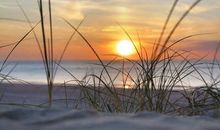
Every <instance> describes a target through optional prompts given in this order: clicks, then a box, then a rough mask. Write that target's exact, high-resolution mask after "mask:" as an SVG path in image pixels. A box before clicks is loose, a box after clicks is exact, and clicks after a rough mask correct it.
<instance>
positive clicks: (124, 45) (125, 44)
mask: <svg viewBox="0 0 220 130" xmlns="http://www.w3.org/2000/svg"><path fill="white" fill-rule="evenodd" d="M116 49H117V53H118V54H119V55H121V56H128V55H131V54H132V53H133V52H134V46H133V44H132V42H131V41H129V40H121V41H119V42H118V43H117V48H116Z"/></svg>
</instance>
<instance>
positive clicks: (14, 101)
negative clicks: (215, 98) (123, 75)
mask: <svg viewBox="0 0 220 130" xmlns="http://www.w3.org/2000/svg"><path fill="white" fill-rule="evenodd" d="M0 90H1V93H2V94H3V96H2V98H1V101H0V103H1V105H0V130H35V129H36V130H61V129H62V130H219V129H220V123H219V122H220V118H213V117H210V116H194V117H181V116H178V117H177V116H167V115H162V114H158V113H154V112H142V113H136V114H112V113H100V112H95V111H94V110H91V109H88V108H87V109H81V110H79V109H78V110H76V109H74V106H75V105H76V104H77V101H76V100H74V99H75V98H77V96H79V88H78V87H75V88H68V91H67V93H66V94H67V96H68V98H71V100H70V101H68V103H66V102H65V100H60V99H65V97H66V96H65V89H64V88H62V87H55V89H54V100H55V101H54V103H53V107H52V108H50V109H48V108H40V107H36V106H35V105H39V104H42V103H43V105H41V106H44V105H45V104H47V87H46V86H45V85H32V86H31V87H30V86H23V85H19V84H17V85H15V86H11V85H9V84H4V85H1V89H0ZM58 99H59V100H58ZM44 103H45V104H44ZM18 104H23V106H22V105H21V106H19V105H18ZM32 105H33V106H32ZM80 105H81V108H86V106H83V104H80V103H78V106H80ZM61 106H62V107H61ZM218 115H220V113H216V117H218Z"/></svg>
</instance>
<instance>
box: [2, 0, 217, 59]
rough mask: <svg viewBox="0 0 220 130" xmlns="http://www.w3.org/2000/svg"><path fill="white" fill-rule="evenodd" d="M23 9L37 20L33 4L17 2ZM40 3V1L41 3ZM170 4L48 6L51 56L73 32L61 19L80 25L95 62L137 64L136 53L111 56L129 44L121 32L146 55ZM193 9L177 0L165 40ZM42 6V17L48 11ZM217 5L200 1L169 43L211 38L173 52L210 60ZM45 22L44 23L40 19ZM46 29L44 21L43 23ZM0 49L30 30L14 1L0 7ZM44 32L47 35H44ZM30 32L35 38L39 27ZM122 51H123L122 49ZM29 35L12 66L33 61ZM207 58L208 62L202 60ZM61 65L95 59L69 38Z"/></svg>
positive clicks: (87, 0) (94, 1)
mask: <svg viewBox="0 0 220 130" xmlns="http://www.w3.org/2000/svg"><path fill="white" fill-rule="evenodd" d="M18 2H19V4H20V5H21V6H22V7H23V8H24V10H25V12H26V13H27V15H28V17H29V18H30V20H31V22H32V24H33V25H34V24H36V23H37V22H38V21H39V19H40V17H39V16H40V15H39V10H38V4H37V1H36V0H18ZM45 2H46V1H45ZM172 3H173V0H135V1H134V0H52V16H53V32H54V52H56V53H55V54H54V56H55V57H59V56H60V54H61V52H62V50H63V48H64V45H65V44H66V43H67V41H68V39H69V37H70V36H71V34H72V33H73V32H74V30H73V29H72V28H71V27H70V26H68V25H67V24H66V23H65V22H64V21H63V19H62V18H64V19H66V20H68V21H69V22H70V23H72V24H73V25H74V26H75V27H77V26H78V25H79V23H80V21H81V20H82V19H84V18H85V19H84V21H83V23H82V25H81V26H80V27H79V31H80V32H81V33H82V34H83V35H84V36H85V38H86V39H87V40H88V41H89V42H90V43H91V45H92V46H93V47H94V49H95V50H96V51H97V53H98V54H99V55H100V57H101V58H102V59H104V60H106V59H107V60H108V59H112V58H113V56H114V55H118V54H120V55H126V56H128V58H133V59H135V58H137V54H136V53H131V52H130V51H129V52H124V50H122V49H119V50H118V51H115V50H116V46H117V44H118V42H119V41H121V40H123V39H129V38H128V36H127V35H126V33H125V32H124V31H123V30H122V28H121V27H120V26H122V27H123V28H124V29H125V30H126V31H127V32H128V33H129V35H130V36H131V38H132V40H133V41H134V42H135V43H137V42H141V43H142V46H144V48H145V49H146V51H147V52H149V53H150V52H151V50H152V44H153V43H154V42H155V41H157V40H158V37H159V35H160V33H161V29H162V27H163V24H164V22H165V20H166V17H167V15H168V13H169V10H170V8H171V6H172ZM192 3H193V1H192V0H180V2H179V3H178V4H177V7H176V8H175V10H174V14H173V15H172V18H171V21H170V23H169V24H168V27H167V31H166V32H165V35H164V36H166V35H167V34H168V33H169V32H170V30H171V28H172V27H173V26H174V24H175V23H176V22H177V20H178V19H179V18H180V16H181V15H182V14H183V13H184V11H186V10H187V9H188V8H189V6H190V5H191V4H192ZM44 5H45V16H48V13H47V11H48V7H47V6H46V5H47V4H44ZM219 12H220V0H204V1H202V2H201V3H199V4H198V5H197V6H196V7H195V8H194V9H193V10H192V12H191V13H190V14H189V15H188V16H187V17H186V18H185V19H184V21H183V22H182V23H181V25H180V27H179V28H178V29H177V30H176V31H175V33H174V35H173V37H172V38H171V40H170V41H171V42H172V41H175V40H178V39H180V38H183V37H185V36H188V35H193V34H198V33H212V34H209V35H202V36H196V37H192V38H190V39H187V40H184V41H183V42H181V43H179V44H178V45H175V46H174V48H176V49H178V50H187V51H192V52H193V54H195V56H198V57H202V56H207V55H211V54H212V52H213V51H214V50H215V48H216V46H217V44H218V42H219V41H220V38H219V36H220V33H219V31H220V26H219V25H220V13H219ZM46 18H47V17H46ZM45 22H46V25H48V23H49V20H48V19H46V20H45ZM0 30H3V31H0V44H1V45H5V44H9V43H14V42H17V41H18V40H20V39H21V38H22V36H24V35H25V33H27V31H29V30H30V26H29V25H28V23H27V22H26V19H25V17H24V15H23V13H22V11H21V9H20V8H19V7H18V5H17V3H16V0H1V2H0ZM47 30H48V31H47V32H46V33H47V35H49V29H47ZM35 31H36V32H37V33H38V34H37V35H38V37H39V38H41V34H40V26H37V27H36V29H35ZM163 40H164V39H163ZM125 47H128V46H125ZM36 48H37V44H36V41H35V39H34V36H33V34H30V35H29V36H28V37H27V38H26V39H25V40H24V41H23V42H22V43H21V44H20V45H19V46H18V48H17V49H16V50H15V51H14V53H13V54H12V57H11V58H10V59H12V60H39V59H41V56H40V53H39V50H38V49H36ZM10 49H11V48H10V47H8V48H4V49H1V51H0V57H1V58H4V57H5V56H6V55H7V54H8V52H9V51H10ZM207 57H209V56H207ZM64 59H65V60H95V59H96V56H95V55H94V54H93V52H92V51H91V49H90V48H89V47H88V46H87V45H86V44H85V42H84V41H83V40H82V39H81V37H79V35H78V34H75V35H74V36H73V39H72V40H71V42H70V45H69V47H68V49H67V51H66V53H65V55H64Z"/></svg>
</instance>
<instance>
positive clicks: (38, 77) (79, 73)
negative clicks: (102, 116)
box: [1, 61, 220, 87]
mask: <svg viewBox="0 0 220 130" xmlns="http://www.w3.org/2000/svg"><path fill="white" fill-rule="evenodd" d="M109 62H110V61H104V64H108V63H109ZM180 62H181V61H176V63H175V64H176V66H177V65H181V64H180ZM210 62H211V61H210ZM109 66H111V67H107V70H108V72H109V75H110V76H111V77H112V78H113V79H114V83H115V84H116V85H117V86H121V85H122V84H123V81H125V78H123V74H122V73H118V72H119V71H118V70H121V69H122V68H123V71H124V72H126V73H129V75H131V77H132V79H133V80H136V78H137V76H139V74H137V69H135V66H133V64H132V63H130V62H123V61H117V62H114V63H111V64H110V65H109ZM132 67H133V69H131V68H132ZM196 67H197V70H198V71H199V72H200V74H199V73H198V72H196V71H193V72H191V73H190V75H188V76H186V77H184V76H182V78H183V79H182V82H179V83H178V84H177V85H180V86H192V87H198V86H204V85H205V83H204V82H203V79H202V78H200V76H201V75H202V76H203V78H204V79H205V80H206V82H207V83H209V84H211V83H213V79H216V80H218V79H220V78H219V77H220V76H219V74H220V67H219V66H218V65H214V66H213V65H212V64H209V61H205V62H203V63H201V64H199V65H198V66H196ZM159 68H160V65H159V66H158V70H159V71H158V72H157V73H158V74H159V73H161V71H162V70H161V69H159ZM210 68H211V69H210ZM174 69H175V67H173V70H174ZM67 71H68V72H67ZM102 71H103V67H102V66H101V65H100V63H99V62H98V61H63V62H62V63H61V64H60V66H58V71H57V73H56V75H55V79H54V83H64V82H67V83H73V84H77V82H76V81H75V80H76V79H78V80H79V81H81V80H83V79H85V76H87V78H86V80H85V81H88V83H92V82H93V80H92V78H91V77H90V78H89V76H88V75H93V74H94V75H100V74H101V73H102ZM190 71H191V70H188V71H186V72H185V73H188V72H190ZM1 73H2V74H4V75H8V76H9V78H8V79H9V81H10V80H11V81H12V82H23V81H24V82H29V83H34V84H46V83H47V80H46V74H45V67H44V65H43V62H42V61H8V62H7V63H6V67H4V69H3V70H2V72H1ZM70 73H71V74H70ZM211 73H212V75H211ZM103 75H104V77H105V78H103V79H104V80H106V81H108V77H107V74H106V73H103ZM73 76H74V77H75V78H73ZM6 82H8V81H6ZM126 83H127V84H133V82H132V80H129V79H128V80H127V81H126Z"/></svg>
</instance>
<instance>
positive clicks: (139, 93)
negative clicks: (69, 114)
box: [1, 0, 220, 115]
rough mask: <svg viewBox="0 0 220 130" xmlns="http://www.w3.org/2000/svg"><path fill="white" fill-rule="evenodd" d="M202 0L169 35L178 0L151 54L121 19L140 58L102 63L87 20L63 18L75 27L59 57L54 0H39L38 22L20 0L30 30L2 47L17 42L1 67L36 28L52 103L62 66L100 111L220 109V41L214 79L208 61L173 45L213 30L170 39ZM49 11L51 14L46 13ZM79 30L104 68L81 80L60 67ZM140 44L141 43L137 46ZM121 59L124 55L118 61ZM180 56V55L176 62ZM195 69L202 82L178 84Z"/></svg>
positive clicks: (192, 111)
mask: <svg viewBox="0 0 220 130" xmlns="http://www.w3.org/2000/svg"><path fill="white" fill-rule="evenodd" d="M201 1H202V0H195V1H194V3H193V4H192V5H191V6H190V7H189V8H188V9H187V10H186V11H185V12H184V13H183V14H182V15H181V17H180V18H179V19H178V20H177V22H176V23H175V24H174V25H173V27H172V28H169V30H170V32H169V33H168V35H167V36H166V37H165V36H164V34H165V33H166V32H167V30H168V28H167V26H168V24H169V21H170V19H171V18H172V15H173V12H174V11H175V8H176V6H177V4H178V2H179V0H174V2H173V4H172V6H171V9H170V11H169V13H168V15H167V18H166V20H165V23H164V25H163V27H162V30H161V33H160V35H159V37H158V39H156V41H155V43H154V44H153V50H152V53H149V52H148V51H147V50H146V49H145V48H144V47H143V46H142V44H143V43H142V42H141V39H139V41H138V42H135V41H134V40H133V38H132V36H131V35H130V34H129V32H128V31H127V30H126V29H125V28H124V27H123V25H120V24H119V26H120V27H121V29H122V31H123V32H124V33H125V34H126V35H127V37H128V39H129V40H130V41H131V42H132V43H133V46H134V48H135V51H136V53H137V55H138V59H137V60H131V59H127V58H125V57H120V56H117V57H116V58H115V59H112V60H111V61H109V62H104V61H103V60H102V59H101V58H100V56H99V54H98V52H97V50H96V49H95V48H94V46H93V44H92V43H91V42H90V41H89V40H88V39H87V38H86V37H85V36H84V35H83V34H82V33H81V32H80V31H79V27H80V26H81V25H82V23H83V21H84V19H83V20H82V21H81V22H80V23H79V25H78V26H77V27H75V26H74V25H73V24H71V23H70V22H69V21H68V20H66V19H64V18H63V20H64V22H65V23H66V24H68V25H69V26H70V28H72V29H73V31H74V32H73V33H72V35H71V36H70V38H69V39H68V41H67V43H66V45H65V46H64V49H63V51H62V53H61V55H60V57H59V58H58V60H55V57H54V53H55V52H54V36H53V33H54V30H53V17H52V16H53V15H52V4H51V0H48V1H47V2H48V3H47V6H48V11H45V10H44V9H45V8H44V4H43V0H38V6H39V14H40V20H39V22H37V23H36V24H35V25H34V26H33V25H32V23H31V22H30V19H29V17H28V16H27V14H26V12H25V10H24V9H23V8H22V6H21V5H20V4H19V2H17V3H18V6H19V7H20V9H21V11H22V13H23V14H24V17H25V19H26V21H27V23H28V24H29V26H30V28H31V29H30V30H29V31H28V32H27V33H26V34H25V35H24V36H23V37H22V38H21V39H20V40H19V41H18V42H16V43H14V44H9V45H6V46H3V47H7V46H11V45H14V47H13V48H12V50H11V51H10V53H9V54H8V56H7V57H6V58H5V60H4V62H3V65H2V67H1V70H2V69H3V68H4V66H5V64H6V62H7V60H8V59H9V57H10V55H11V54H12V52H13V51H14V50H15V49H16V47H17V46H18V45H19V44H20V43H21V42H22V41H23V40H24V39H25V38H26V37H27V36H28V35H29V34H30V33H33V35H34V38H35V40H36V43H37V45H38V49H39V51H40V54H41V57H42V61H43V64H44V69H45V74H46V77H47V87H48V102H49V106H51V105H52V101H53V87H54V78H55V76H56V73H57V71H58V68H59V67H60V68H61V69H63V70H64V71H66V72H67V73H68V74H69V75H71V76H72V77H73V80H72V81H74V83H76V85H77V86H80V88H81V90H82V95H81V96H82V97H80V101H82V100H81V99H84V100H83V102H86V103H87V104H89V105H90V106H91V107H92V108H94V109H96V110H98V111H105V112H106V111H107V112H139V111H156V112H160V113H176V114H186V115H196V114H202V113H203V112H204V111H207V110H209V109H218V108H219V107H220V106H219V104H220V94H219V93H220V91H219V88H218V84H219V82H220V78H219V77H220V75H216V74H215V72H214V68H215V67H218V68H219V70H220V63H219V61H218V59H217V54H218V50H219V46H218V47H217V49H216V52H215V55H214V56H213V61H212V63H209V64H208V68H209V71H208V74H207V73H205V75H209V77H210V79H211V81H210V80H209V81H210V82H208V81H207V79H205V78H204V76H203V75H204V72H202V71H201V70H200V69H199V67H198V66H199V65H201V64H204V63H202V62H201V61H202V58H201V59H199V60H197V61H191V60H189V58H188V56H189V55H190V54H191V52H188V51H178V50H175V49H173V47H174V46H175V45H176V44H180V42H182V41H184V40H186V39H189V38H192V37H196V36H201V35H207V34H210V33H198V34H190V35H188V36H184V37H182V38H180V39H178V40H176V41H174V42H171V39H172V36H173V34H174V33H175V32H176V30H177V29H178V27H179V26H180V24H181V23H182V21H183V20H184V19H185V18H186V17H187V15H188V14H189V13H190V12H191V11H192V9H193V8H194V7H196V6H197V5H198V4H199V3H200V2H201ZM47 13H48V15H45V14H47ZM46 18H48V19H49V30H46V27H45V26H46V24H45V23H46ZM38 25H40V27H41V38H38V37H37V34H36V32H35V30H34V29H35V28H36V27H37V26H38ZM47 31H49V36H47V35H46V32H47ZM75 34H78V35H79V36H80V37H81V38H82V40H83V41H84V42H85V44H86V45H87V46H88V47H89V48H90V49H91V51H92V53H93V54H94V55H95V56H96V57H97V59H98V61H99V63H100V64H98V65H100V66H101V67H102V68H103V69H102V71H101V72H100V73H99V74H87V75H85V77H84V78H83V79H77V78H76V77H75V76H74V74H72V73H71V72H69V71H68V70H67V69H66V68H64V67H62V65H61V62H62V59H63V57H64V54H65V52H66V50H67V48H68V46H69V44H70V42H71V39H72V38H73V37H74V35H75ZM39 39H40V40H39ZM137 45H139V47H138V46H137ZM117 59H120V61H118V60H117ZM177 59H178V60H179V61H178V62H177ZM119 62H120V63H121V68H116V67H115V66H114V65H113V64H114V63H119ZM126 64H130V65H131V67H130V68H129V69H126ZM110 70H114V71H115V72H116V75H115V76H111V75H110ZM132 73H134V74H135V76H134V75H132ZM193 73H197V74H198V75H199V77H197V78H199V79H200V80H201V81H202V82H204V84H205V85H204V86H202V87H198V88H195V89H194V88H193V89H190V90H189V89H187V88H185V87H184V86H183V85H182V86H181V87H178V86H180V84H184V83H183V79H184V78H186V77H188V76H191V75H192V74H193ZM7 76H8V75H6V77H7ZM119 78H120V79H122V84H121V86H117V83H116V79H119ZM70 82H71V81H70ZM64 86H65V88H66V82H65V83H64ZM65 90H66V89H65ZM174 95H178V98H173V96H174ZM65 96H66V97H65V98H66V99H65V101H66V106H67V107H68V103H67V100H68V97H67V95H65Z"/></svg>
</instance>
